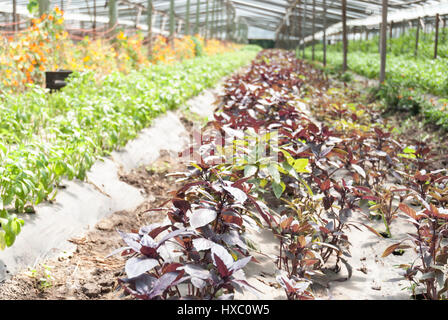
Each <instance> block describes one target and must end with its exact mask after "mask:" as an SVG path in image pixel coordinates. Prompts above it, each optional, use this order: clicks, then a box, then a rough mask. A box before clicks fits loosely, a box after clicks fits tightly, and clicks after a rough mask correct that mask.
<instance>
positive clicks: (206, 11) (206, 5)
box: [204, 1, 210, 42]
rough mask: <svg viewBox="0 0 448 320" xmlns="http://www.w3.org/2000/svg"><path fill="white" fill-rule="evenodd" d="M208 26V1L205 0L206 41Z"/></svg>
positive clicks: (208, 34)
mask: <svg viewBox="0 0 448 320" xmlns="http://www.w3.org/2000/svg"><path fill="white" fill-rule="evenodd" d="M209 36H210V33H209V26H208V1H206V2H205V34H204V39H205V41H206V42H207V39H208V38H209Z"/></svg>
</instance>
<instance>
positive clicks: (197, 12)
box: [194, 0, 201, 34]
mask: <svg viewBox="0 0 448 320" xmlns="http://www.w3.org/2000/svg"><path fill="white" fill-rule="evenodd" d="M200 6H201V0H196V23H195V26H194V34H199V8H200Z"/></svg>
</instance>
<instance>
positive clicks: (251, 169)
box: [244, 164, 258, 177]
mask: <svg viewBox="0 0 448 320" xmlns="http://www.w3.org/2000/svg"><path fill="white" fill-rule="evenodd" d="M257 169H258V167H257V166H255V165H252V164H250V165H247V166H245V167H244V177H250V176H253V175H254V174H255V173H256V172H257Z"/></svg>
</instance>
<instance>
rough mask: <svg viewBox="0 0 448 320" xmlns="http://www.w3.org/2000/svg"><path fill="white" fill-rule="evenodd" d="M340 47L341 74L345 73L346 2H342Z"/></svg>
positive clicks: (346, 42)
mask: <svg viewBox="0 0 448 320" xmlns="http://www.w3.org/2000/svg"><path fill="white" fill-rule="evenodd" d="M342 45H343V53H342V54H343V57H342V72H345V71H347V51H348V50H347V49H348V41H347V0H342Z"/></svg>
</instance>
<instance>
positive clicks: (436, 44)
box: [434, 14, 440, 59]
mask: <svg viewBox="0 0 448 320" xmlns="http://www.w3.org/2000/svg"><path fill="white" fill-rule="evenodd" d="M439 24H440V16H439V14H436V35H435V39H434V59H437V48H438V46H439Z"/></svg>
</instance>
